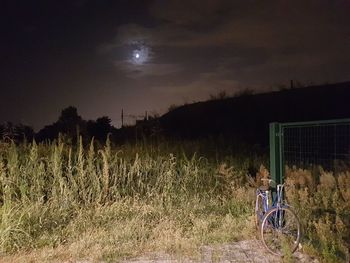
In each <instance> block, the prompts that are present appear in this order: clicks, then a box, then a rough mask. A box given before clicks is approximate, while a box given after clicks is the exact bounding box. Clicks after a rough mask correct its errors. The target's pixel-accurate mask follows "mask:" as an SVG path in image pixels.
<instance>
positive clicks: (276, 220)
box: [255, 179, 301, 256]
mask: <svg viewBox="0 0 350 263" xmlns="http://www.w3.org/2000/svg"><path fill="white" fill-rule="evenodd" d="M261 180H262V181H268V184H269V185H268V186H262V187H259V188H258V189H257V190H256V203H255V217H256V226H257V228H258V229H259V231H260V235H261V239H262V242H263V244H264V246H265V248H266V249H267V250H268V251H269V252H271V253H272V254H274V255H277V256H283V255H285V254H287V253H294V252H295V251H296V250H297V248H298V246H299V243H300V237H301V231H300V221H299V219H298V217H297V216H296V214H295V213H294V212H293V210H292V209H291V208H290V206H289V205H288V204H287V203H286V202H285V200H284V198H283V190H284V184H277V190H276V194H275V196H274V198H273V196H272V188H271V183H274V184H276V183H275V182H274V181H273V180H271V179H261Z"/></svg>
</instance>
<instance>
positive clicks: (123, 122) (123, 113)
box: [122, 109, 124, 128]
mask: <svg viewBox="0 0 350 263" xmlns="http://www.w3.org/2000/svg"><path fill="white" fill-rule="evenodd" d="M123 127H124V111H123V109H122V128H123Z"/></svg>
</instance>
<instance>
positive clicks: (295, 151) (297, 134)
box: [282, 122, 350, 171]
mask: <svg viewBox="0 0 350 263" xmlns="http://www.w3.org/2000/svg"><path fill="white" fill-rule="evenodd" d="M282 154H283V160H284V164H285V165H288V166H293V165H295V166H297V167H300V168H309V167H310V166H311V167H312V166H315V165H317V166H318V165H320V166H322V167H323V168H324V169H326V170H331V171H338V170H339V169H343V168H345V167H349V165H350V122H349V123H333V124H332V123H324V124H319V125H310V126H308V125H301V126H288V125H287V126H283V152H282Z"/></svg>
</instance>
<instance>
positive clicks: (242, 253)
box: [123, 240, 318, 263]
mask: <svg viewBox="0 0 350 263" xmlns="http://www.w3.org/2000/svg"><path fill="white" fill-rule="evenodd" d="M292 261H293V262H302V263H304V262H305V263H318V260H316V259H313V258H311V257H310V256H308V255H305V254H302V253H300V252H296V253H294V255H293V260H292ZM178 262H184V263H198V262H197V261H193V260H189V259H186V258H174V257H172V256H171V255H168V254H150V255H144V256H142V257H139V258H135V259H130V260H127V261H123V263H178ZM200 262H201V263H206V262H208V263H209V262H220V263H226V262H227V263H228V262H251V263H275V262H276V263H277V262H283V260H282V259H281V258H280V257H276V256H273V255H272V254H270V253H268V252H267V251H266V250H265V248H264V247H263V245H262V244H261V243H260V241H258V240H245V241H240V242H235V243H232V244H227V245H222V246H216V247H212V246H204V247H202V249H201V260H200Z"/></svg>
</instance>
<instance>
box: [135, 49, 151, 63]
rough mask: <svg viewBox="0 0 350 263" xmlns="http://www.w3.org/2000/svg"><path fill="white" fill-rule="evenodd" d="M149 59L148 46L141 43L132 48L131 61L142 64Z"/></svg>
mask: <svg viewBox="0 0 350 263" xmlns="http://www.w3.org/2000/svg"><path fill="white" fill-rule="evenodd" d="M149 59H150V51H149V48H148V47H147V46H146V45H144V44H142V45H139V46H138V47H137V48H136V49H134V50H133V52H132V59H131V63H133V64H137V65H142V64H144V63H146V62H147V61H148V60H149Z"/></svg>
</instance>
